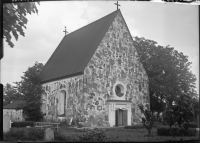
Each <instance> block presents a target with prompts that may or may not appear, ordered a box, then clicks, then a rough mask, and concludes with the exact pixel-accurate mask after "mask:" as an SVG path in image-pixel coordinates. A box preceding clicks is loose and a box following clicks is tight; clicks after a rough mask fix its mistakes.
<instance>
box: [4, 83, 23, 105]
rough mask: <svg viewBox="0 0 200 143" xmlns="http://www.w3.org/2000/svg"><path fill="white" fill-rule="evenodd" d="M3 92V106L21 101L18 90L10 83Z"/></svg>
mask: <svg viewBox="0 0 200 143" xmlns="http://www.w3.org/2000/svg"><path fill="white" fill-rule="evenodd" d="M3 92H4V94H3V106H5V105H7V104H10V103H11V101H15V100H20V99H21V98H22V97H21V95H20V94H19V93H18V92H17V89H16V88H15V87H14V86H12V85H11V84H9V83H7V84H6V86H4V91H3Z"/></svg>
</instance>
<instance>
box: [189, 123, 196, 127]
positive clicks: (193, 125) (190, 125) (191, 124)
mask: <svg viewBox="0 0 200 143" xmlns="http://www.w3.org/2000/svg"><path fill="white" fill-rule="evenodd" d="M188 128H198V127H197V124H195V123H189V125H188Z"/></svg>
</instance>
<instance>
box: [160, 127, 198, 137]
mask: <svg viewBox="0 0 200 143" xmlns="http://www.w3.org/2000/svg"><path fill="white" fill-rule="evenodd" d="M157 135H158V136H195V135H196V129H188V130H186V129H183V128H158V129H157Z"/></svg>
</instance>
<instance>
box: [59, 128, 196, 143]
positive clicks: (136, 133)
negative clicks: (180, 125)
mask: <svg viewBox="0 0 200 143" xmlns="http://www.w3.org/2000/svg"><path fill="white" fill-rule="evenodd" d="M60 132H62V134H64V135H65V136H76V135H81V134H83V133H84V132H80V131H77V130H76V129H75V128H69V127H65V126H62V127H61V128H60ZM105 133H106V135H107V136H108V137H112V138H114V139H116V141H123V140H128V141H139V142H144V141H145V142H147V141H148V142H151V141H152V142H155V141H169V140H170V141H180V140H181V139H182V140H199V132H197V135H196V136H193V137H189V136H188V137H172V136H157V129H156V127H155V128H153V129H152V137H147V136H145V135H147V130H146V129H145V128H142V129H124V128H123V127H119V128H107V129H105Z"/></svg>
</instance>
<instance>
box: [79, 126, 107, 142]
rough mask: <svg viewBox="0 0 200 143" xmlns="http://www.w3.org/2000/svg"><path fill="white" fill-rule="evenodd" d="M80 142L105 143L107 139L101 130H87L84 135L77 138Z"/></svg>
mask: <svg viewBox="0 0 200 143" xmlns="http://www.w3.org/2000/svg"><path fill="white" fill-rule="evenodd" d="M79 141H82V142H107V141H108V138H107V136H106V134H105V132H104V131H103V130H102V129H97V128H96V129H93V130H91V129H88V130H87V131H86V133H84V134H82V135H80V136H79Z"/></svg>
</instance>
